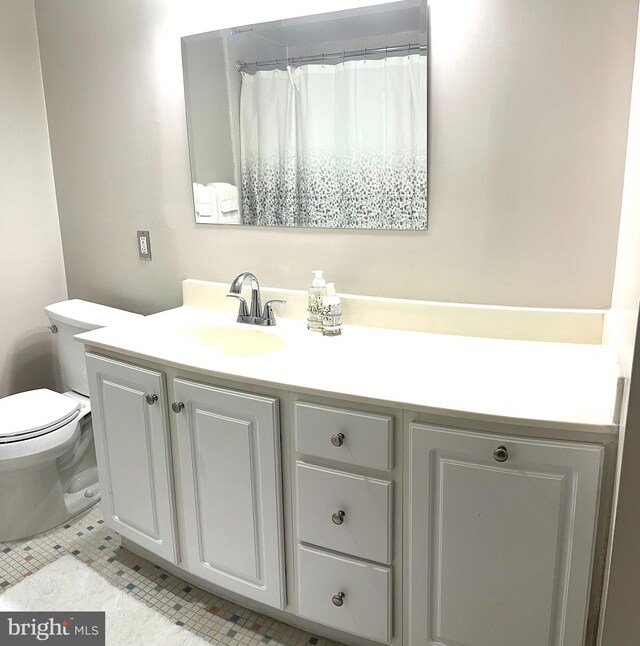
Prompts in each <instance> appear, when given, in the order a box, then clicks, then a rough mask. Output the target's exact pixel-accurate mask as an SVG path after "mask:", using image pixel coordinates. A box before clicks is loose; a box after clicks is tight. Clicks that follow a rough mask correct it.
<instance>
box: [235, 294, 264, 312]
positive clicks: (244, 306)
mask: <svg viewBox="0 0 640 646" xmlns="http://www.w3.org/2000/svg"><path fill="white" fill-rule="evenodd" d="M227 298H237V299H238V300H239V301H240V309H239V310H238V318H240V317H241V316H249V308H248V307H247V301H245V300H244V298H243V297H242V296H240V294H227ZM265 307H266V305H265Z"/></svg>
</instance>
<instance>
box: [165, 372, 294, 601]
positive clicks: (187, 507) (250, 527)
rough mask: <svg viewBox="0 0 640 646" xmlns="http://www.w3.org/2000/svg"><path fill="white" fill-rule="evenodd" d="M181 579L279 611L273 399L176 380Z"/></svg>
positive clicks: (279, 504) (279, 522)
mask: <svg viewBox="0 0 640 646" xmlns="http://www.w3.org/2000/svg"><path fill="white" fill-rule="evenodd" d="M174 385H175V396H176V399H177V401H179V402H182V403H184V409H183V410H182V411H181V412H180V413H178V414H177V415H176V417H177V422H178V423H177V432H178V448H179V454H180V474H181V475H180V483H181V491H182V499H183V513H184V525H185V528H186V531H185V534H186V537H185V541H186V545H185V548H186V553H185V556H186V565H187V569H188V570H189V572H192V573H193V574H195V575H197V576H199V577H202V578H203V579H205V580H207V581H210V582H211V583H214V584H216V585H219V586H221V587H223V588H226V589H228V590H231V591H233V592H237V593H239V594H242V595H244V596H246V597H249V598H251V599H255V600H257V601H261V602H262V603H265V604H267V605H270V606H273V607H275V608H281V609H282V608H284V603H285V598H284V596H285V586H284V557H283V552H284V546H283V542H284V539H283V526H282V491H281V470H280V428H279V419H278V400H276V399H273V398H270V397H259V396H255V395H250V394H247V393H241V392H235V391H231V390H226V389H222V388H215V387H213V386H208V385H205V384H198V383H194V382H191V381H186V380H182V379H176V380H175V381H174Z"/></svg>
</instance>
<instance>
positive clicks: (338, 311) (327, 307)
mask: <svg viewBox="0 0 640 646" xmlns="http://www.w3.org/2000/svg"><path fill="white" fill-rule="evenodd" d="M322 334H323V335H324V336H338V334H342V303H341V302H340V297H339V296H338V295H337V294H336V288H335V285H334V283H327V294H326V296H323V297H322Z"/></svg>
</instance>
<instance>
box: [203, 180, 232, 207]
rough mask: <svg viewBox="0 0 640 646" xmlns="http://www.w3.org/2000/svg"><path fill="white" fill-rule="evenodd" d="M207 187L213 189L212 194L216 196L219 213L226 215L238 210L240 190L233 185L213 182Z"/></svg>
mask: <svg viewBox="0 0 640 646" xmlns="http://www.w3.org/2000/svg"><path fill="white" fill-rule="evenodd" d="M207 187H210V188H211V192H212V193H213V195H214V196H215V199H216V202H217V205H218V213H220V214H225V213H230V212H231V211H237V210H238V189H237V187H235V186H234V185H233V184H226V183H225V182H213V183H211V184H207Z"/></svg>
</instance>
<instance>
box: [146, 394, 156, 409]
mask: <svg viewBox="0 0 640 646" xmlns="http://www.w3.org/2000/svg"><path fill="white" fill-rule="evenodd" d="M144 398H145V400H146V402H147V404H149V406H153V405H154V404H155V403H156V402H157V401H158V395H151V394H147V395H145V397H144Z"/></svg>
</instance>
